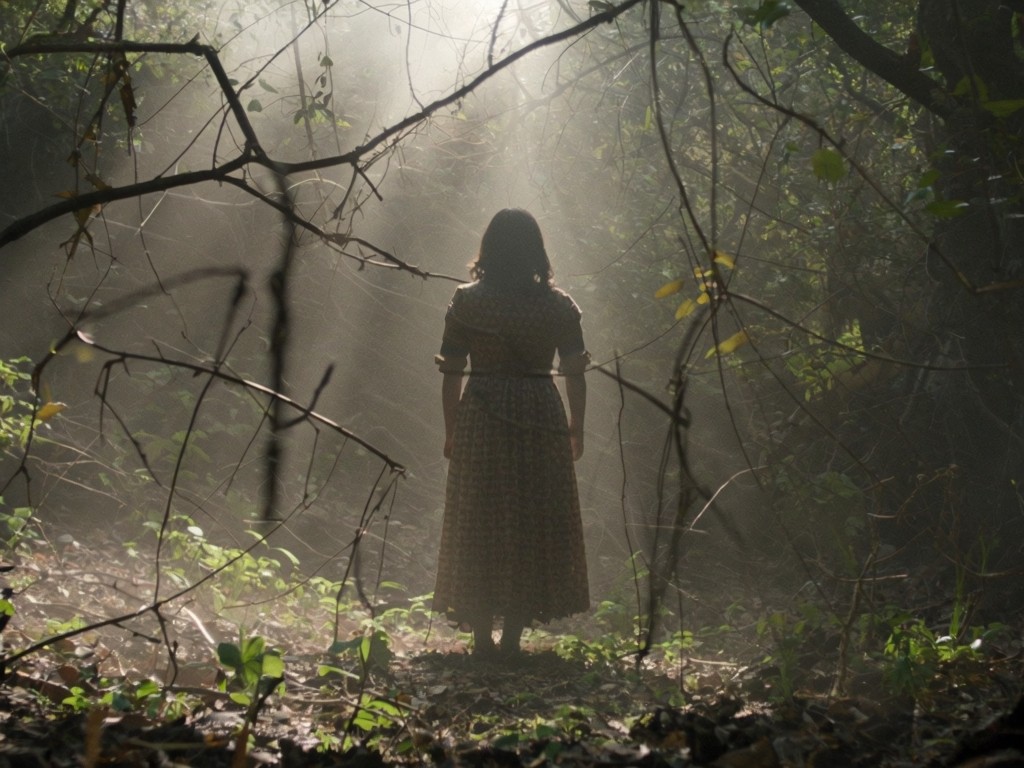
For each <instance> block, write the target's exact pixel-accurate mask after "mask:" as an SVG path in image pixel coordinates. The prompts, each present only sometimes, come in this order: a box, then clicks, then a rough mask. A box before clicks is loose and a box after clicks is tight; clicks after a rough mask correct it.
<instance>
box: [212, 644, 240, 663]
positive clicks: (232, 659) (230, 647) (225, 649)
mask: <svg viewBox="0 0 1024 768" xmlns="http://www.w3.org/2000/svg"><path fill="white" fill-rule="evenodd" d="M217 658H218V659H219V660H220V663H221V664H223V665H224V666H225V667H230V668H231V669H238V668H239V667H241V666H242V651H241V649H240V648H239V647H238V646H237V645H235V644H234V643H221V644H220V645H218V646H217Z"/></svg>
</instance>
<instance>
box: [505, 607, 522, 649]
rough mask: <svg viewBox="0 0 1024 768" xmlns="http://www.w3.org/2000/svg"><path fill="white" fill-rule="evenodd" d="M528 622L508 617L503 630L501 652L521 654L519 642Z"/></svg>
mask: <svg viewBox="0 0 1024 768" xmlns="http://www.w3.org/2000/svg"><path fill="white" fill-rule="evenodd" d="M525 624H526V622H524V621H523V620H522V619H520V618H517V617H515V616H506V617H505V621H504V622H503V623H502V629H501V652H502V653H519V650H520V649H519V640H520V638H521V637H522V635H523V627H524V626H525Z"/></svg>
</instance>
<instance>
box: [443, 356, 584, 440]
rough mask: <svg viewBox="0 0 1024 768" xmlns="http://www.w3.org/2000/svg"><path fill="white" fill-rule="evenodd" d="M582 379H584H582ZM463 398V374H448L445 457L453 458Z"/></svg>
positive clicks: (445, 409)
mask: <svg viewBox="0 0 1024 768" xmlns="http://www.w3.org/2000/svg"><path fill="white" fill-rule="evenodd" d="M581 378H582V377H581ZM461 397H462V374H461V373H446V374H445V375H444V381H443V382H442V383H441V408H442V409H443V410H444V457H445V458H446V459H450V458H451V457H452V446H453V445H454V441H455V412H456V410H458V407H459V398H461Z"/></svg>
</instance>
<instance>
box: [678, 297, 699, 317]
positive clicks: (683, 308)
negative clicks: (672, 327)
mask: <svg viewBox="0 0 1024 768" xmlns="http://www.w3.org/2000/svg"><path fill="white" fill-rule="evenodd" d="M696 308H697V302H695V301H694V300H693V299H687V300H686V301H684V302H683V303H682V304H680V305H679V309H677V310H676V320H682V319H683V318H684V317H689V316H690V315H691V314H693V310H695V309H696Z"/></svg>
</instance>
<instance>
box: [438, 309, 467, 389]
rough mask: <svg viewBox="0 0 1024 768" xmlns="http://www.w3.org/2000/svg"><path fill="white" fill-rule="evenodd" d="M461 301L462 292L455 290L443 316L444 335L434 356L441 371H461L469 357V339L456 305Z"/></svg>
mask: <svg viewBox="0 0 1024 768" xmlns="http://www.w3.org/2000/svg"><path fill="white" fill-rule="evenodd" d="M461 301H462V293H461V291H460V290H459V289H456V290H455V295H454V296H452V300H451V301H450V302H448V311H447V312H445V316H444V335H443V336H442V337H441V352H440V354H438V355H435V356H434V362H435V363H436V364H437V367H438V369H439V370H440V371H441V373H462V371H464V370H465V369H466V364H467V362H468V358H469V341H468V339H467V336H466V326H465V325H464V324H463V323H461V322H460V321H459V317H458V315H459V312H458V306H459V304H460V303H461Z"/></svg>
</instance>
